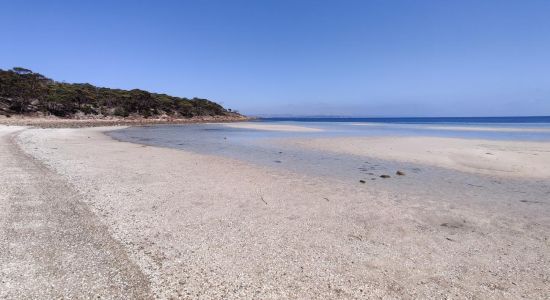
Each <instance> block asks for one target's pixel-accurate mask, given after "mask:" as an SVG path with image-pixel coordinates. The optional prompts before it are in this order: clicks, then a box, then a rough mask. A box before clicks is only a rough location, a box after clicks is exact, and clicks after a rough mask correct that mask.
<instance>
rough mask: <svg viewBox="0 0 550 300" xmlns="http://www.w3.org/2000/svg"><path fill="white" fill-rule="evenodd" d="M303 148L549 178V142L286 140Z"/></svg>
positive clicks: (418, 138) (420, 139) (467, 169)
mask: <svg viewBox="0 0 550 300" xmlns="http://www.w3.org/2000/svg"><path fill="white" fill-rule="evenodd" d="M283 143H285V144H288V145H293V146H298V147H303V148H309V149H317V150H323V151H332V152H337V153H346V154H352V155H359V156H365V157H377V158H382V159H386V160H396V161H403V162H411V163H417V164H425V165H432V166H436V167H443V168H450V169H454V170H458V171H463V172H470V173H475V174H478V173H481V174H487V175H496V176H506V177H518V178H541V179H550V143H547V142H525V141H522V142H517V141H497V140H475V139H458V138H442V137H353V138H350V137H343V138H330V139H325V138H318V139H295V140H285V141H283Z"/></svg>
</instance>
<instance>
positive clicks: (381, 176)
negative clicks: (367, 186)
mask: <svg viewBox="0 0 550 300" xmlns="http://www.w3.org/2000/svg"><path fill="white" fill-rule="evenodd" d="M380 178H391V176H390V175H386V174H384V175H380Z"/></svg>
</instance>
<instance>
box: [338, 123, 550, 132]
mask: <svg viewBox="0 0 550 300" xmlns="http://www.w3.org/2000/svg"><path fill="white" fill-rule="evenodd" d="M348 125H350V126H371V127H380V126H383V127H407V128H418V129H431V130H455V131H487V132H550V128H548V127H546V128H545V127H524V128H517V127H503V126H501V127H487V126H458V125H452V126H451V125H449V126H433V125H432V126H427V125H414V124H398V123H395V124H386V123H349V124H348Z"/></svg>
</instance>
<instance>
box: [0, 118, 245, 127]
mask: <svg viewBox="0 0 550 300" xmlns="http://www.w3.org/2000/svg"><path fill="white" fill-rule="evenodd" d="M250 120H253V118H249V117H246V116H213V117H212V116H201V117H193V118H186V119H169V118H156V119H155V118H147V119H145V118H104V119H91V118H90V119H88V118H84V119H65V118H43V117H20V116H12V117H9V118H7V117H5V116H0V125H5V126H32V127H39V128H85V127H104V126H147V125H170V124H196V123H232V122H246V121H250Z"/></svg>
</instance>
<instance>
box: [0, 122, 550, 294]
mask: <svg viewBox="0 0 550 300" xmlns="http://www.w3.org/2000/svg"><path fill="white" fill-rule="evenodd" d="M102 130H107V129H105V128H103V129H98V128H95V129H26V130H24V131H21V132H16V133H14V132H10V131H9V130H3V131H0V135H1V136H2V143H0V153H1V155H2V159H3V160H2V162H1V163H2V164H3V165H2V170H5V169H4V168H5V166H4V165H6V164H9V165H10V166H11V168H20V165H21V164H26V163H25V161H35V162H33V164H36V168H40V169H43V172H44V173H37V174H36V176H35V177H34V178H36V179H38V177H40V176H43V177H44V178H42V179H40V180H38V181H37V182H33V181H32V180H31V181H25V182H24V185H23V186H24V187H30V186H32V185H33V184H34V185H40V186H41V187H40V188H41V189H45V188H49V193H50V194H47V196H46V198H44V199H43V200H44V201H46V200H47V201H49V200H52V199H56V197H60V198H61V200H56V201H58V202H56V203H57V204H56V205H55V209H57V210H61V209H63V207H64V205H71V203H78V205H82V209H83V210H85V211H89V212H90V214H88V213H86V214H85V215H86V219H85V220H88V221H86V222H87V223H88V224H92V225H93V226H91V229H90V227H86V226H84V228H87V229H85V230H84V229H78V230H80V231H81V234H83V236H84V237H85V238H86V237H90V239H91V242H90V243H91V244H90V247H89V248H86V247H80V246H79V245H81V244H80V243H79V242H75V241H74V240H73V237H72V236H69V237H68V238H65V239H60V240H56V236H55V235H54V236H51V237H50V238H51V239H52V240H56V248H54V250H55V251H53V252H52V254H51V255H53V256H54V257H59V256H60V253H58V251H59V252H63V250H62V249H67V251H68V253H69V254H70V255H69V254H68V255H66V256H61V257H62V258H65V259H66V261H65V262H60V263H59V264H58V265H57V269H56V270H57V272H58V273H63V272H65V277H63V278H62V280H61V282H60V283H59V284H57V285H55V286H52V287H51V288H50V291H52V293H53V292H57V295H58V296H66V295H69V294H68V293H70V288H71V287H72V286H75V284H74V282H88V281H90V282H97V285H95V286H97V289H96V290H94V293H95V294H97V295H100V296H102V297H106V298H134V297H132V294H131V293H129V294H128V295H127V296H126V297H124V296H121V295H120V294H117V292H116V291H118V290H119V287H121V286H126V287H127V288H128V290H129V291H130V292H133V293H134V295H135V294H139V293H142V295H144V296H143V297H144V298H147V297H148V296H147V293H149V292H151V293H152V294H153V296H154V297H156V298H162V299H167V298H187V299H197V298H201V299H220V298H224V299H235V298H247V299H250V298H260V299H281V298H288V299H365V298H385V299H395V298H431V299H443V298H469V299H475V298H478V299H517V298H522V297H524V298H529V299H547V298H548V296H549V295H550V275H549V271H548V270H549V269H550V240H549V232H550V221H549V216H550V209H549V207H550V203H549V200H548V199H541V202H540V203H536V204H535V203H533V204H531V203H529V204H526V203H521V202H519V201H508V200H507V199H487V203H481V202H476V201H471V199H470V198H469V197H468V192H467V191H465V193H451V194H449V195H448V196H445V197H434V196H430V195H440V194H438V193H434V194H431V193H430V191H422V192H421V193H418V194H417V193H411V194H399V193H394V192H393V191H391V190H381V189H373V188H371V187H369V185H365V184H363V185H362V184H358V183H348V182H342V181H338V180H331V179H326V178H317V177H309V176H305V175H300V174H295V173H290V172H285V171H282V170H273V169H270V168H267V167H258V166H254V165H250V164H247V163H244V162H239V161H235V160H230V159H225V158H221V157H215V156H208V155H201V154H195V153H190V152H186V151H180V150H173V149H164V148H157V147H149V146H143V145H137V144H130V143H125V142H117V141H114V140H112V139H111V138H109V137H107V136H105V135H103V134H102V133H101V131H102ZM22 151H23V152H25V153H28V155H29V156H23V155H22V154H21V155H20V154H18V153H23V152H22ZM31 157H34V158H35V159H36V160H34V159H33V158H31ZM6 158H7V159H9V160H10V162H7V161H6ZM33 168H34V167H33ZM13 172H15V171H13ZM13 172H12V171H10V172H2V174H0V179H1V180H2V183H5V182H9V186H15V185H16V183H17V182H18V181H19V177H20V176H28V175H29V174H30V173H33V174H34V173H35V171H33V170H27V169H22V170H19V171H17V172H16V173H13ZM49 178H53V180H54V181H53V182H50V181H49V180H48V179H49ZM62 183H63V184H62ZM418 188H419V189H422V187H418ZM14 189H15V188H8V189H5V188H4V189H2V190H1V191H2V194H1V195H0V196H1V197H0V207H1V208H2V209H1V212H0V214H1V216H2V220H12V221H10V222H6V221H3V222H2V223H1V224H2V225H1V226H2V229H3V230H4V231H3V234H4V235H3V237H4V239H3V240H4V241H6V240H8V241H10V243H5V244H3V245H2V247H6V248H8V249H9V250H10V249H11V251H19V252H18V253H20V252H21V253H22V252H24V251H25V250H26V249H28V248H32V247H35V248H36V249H38V250H36V251H40V250H39V247H38V246H37V243H38V245H40V243H43V242H45V241H44V240H43V239H39V238H38V237H36V236H33V235H30V236H26V240H23V239H16V238H17V237H18V236H17V234H18V232H19V231H18V230H20V229H19V227H17V226H19V225H18V223H16V218H17V217H19V215H18V209H19V207H20V206H21V201H24V199H27V200H29V201H34V200H36V199H38V198H37V197H39V195H38V194H29V195H27V194H21V191H19V192H18V191H16V190H14ZM69 196H70V198H67V197H69ZM29 205H30V204H29ZM55 209H52V210H50V212H49V213H48V214H44V213H43V212H42V211H41V210H35V211H33V212H32V213H33V214H29V215H28V216H27V217H26V218H27V219H28V220H30V218H32V216H34V215H35V214H36V215H37V217H39V218H46V221H47V220H48V219H54V220H59V219H63V218H64V216H63V215H61V216H56V215H55V212H56V210H55ZM27 219H25V220H27ZM78 220H79V218H77V219H76V221H75V222H76V223H71V224H72V225H73V226H76V227H83V225H82V222H84V221H82V222H81V221H78ZM37 226H40V224H38V225H37ZM51 226H53V227H54V228H65V227H66V226H67V224H65V225H64V224H59V222H58V223H55V222H54V223H52V225H51ZM13 236H15V237H13ZM6 237H7V238H6ZM92 237H94V238H92ZM74 239H77V237H76V235H75V236H74ZM101 239H103V240H105V241H108V242H105V244H106V245H107V246H103V245H101V244H98V245H97V246H93V245H95V244H94V243H95V242H94V241H96V240H97V241H100V240H101ZM12 240H16V241H18V244H13V243H12V242H11V241H12ZM25 241H26V243H25ZM52 244H54V242H52V241H50V242H49V243H47V244H46V246H48V247H49V246H51V245H52ZM33 245H34V246H33ZM75 245H76V246H75ZM96 247H99V248H96ZM102 247H108V248H107V249H121V248H123V249H124V250H125V251H126V254H127V255H125V256H119V255H121V254H117V253H119V252H117V251H119V250H113V251H110V250H104V248H102ZM90 248H91V249H96V251H95V252H96V253H97V255H99V257H101V259H96V258H95V257H93V256H91V254H90V253H88V252H87V249H88V250H89V249H90ZM33 249H34V248H33ZM2 250H4V251H2V252H1V253H0V258H1V259H2V277H3V278H8V279H9V281H6V280H4V279H3V280H2V282H0V297H8V298H14V297H10V295H11V296H13V295H19V296H20V297H21V298H25V296H29V295H30V296H36V297H37V298H41V297H40V296H37V294H33V291H35V290H36V286H35V284H36V283H37V282H38V283H40V282H48V280H49V278H48V277H43V276H48V274H49V273H47V272H35V270H42V268H43V265H44V264H45V261H42V260H37V261H31V260H24V261H21V262H19V261H16V262H15V265H12V266H11V267H9V268H8V267H6V265H5V263H11V259H12V256H9V255H7V256H6V254H5V253H6V252H5V249H2ZM43 251H46V250H44V249H43ZM112 257H115V258H116V257H119V258H118V259H114V260H115V261H117V263H114V262H113V263H109V259H111V258H112ZM73 263H74V264H76V265H78V264H84V263H87V265H85V266H86V268H84V269H85V270H101V268H109V270H111V271H108V272H107V271H98V272H100V273H99V274H113V272H116V271H117V270H120V271H119V274H120V275H118V277H117V278H119V280H118V281H117V283H119V284H115V285H114V287H112V288H110V287H108V286H104V285H102V281H101V280H100V279H101V278H96V277H94V278H85V277H84V278H83V277H81V276H80V275H78V274H80V273H78V272H77V274H73V273H71V272H69V271H70V270H73V268H70V267H67V266H66V264H69V265H71V264H73ZM94 263H95V264H94ZM105 264H106V265H105ZM134 265H135V266H137V269H136V268H134V267H133V266H134ZM121 266H127V267H126V268H125V269H124V268H122V267H121ZM27 270H29V271H28V273H25V272H26V271H27ZM21 272H23V273H25V274H23V275H19V274H20V273H21ZM85 273H86V272H85ZM86 274H87V273H86ZM142 275H144V276H145V278H147V283H144V284H143V285H142V288H141V289H140V288H139V286H140V285H139V282H140V280H142V279H141V278H143V277H142ZM93 280H95V281H93ZM136 283H138V284H137V285H136ZM37 286H38V287H40V286H41V285H40V284H38V285H37ZM78 292H79V290H77V291H76V292H75V293H77V294H78ZM52 293H50V294H45V295H44V296H42V298H50V297H48V296H49V295H52ZM80 293H81V294H80V295H76V296H75V295H74V294H71V295H73V296H74V297H75V298H82V297H88V296H90V295H88V294H85V292H84V291H80Z"/></svg>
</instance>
